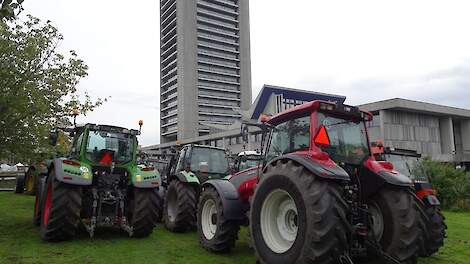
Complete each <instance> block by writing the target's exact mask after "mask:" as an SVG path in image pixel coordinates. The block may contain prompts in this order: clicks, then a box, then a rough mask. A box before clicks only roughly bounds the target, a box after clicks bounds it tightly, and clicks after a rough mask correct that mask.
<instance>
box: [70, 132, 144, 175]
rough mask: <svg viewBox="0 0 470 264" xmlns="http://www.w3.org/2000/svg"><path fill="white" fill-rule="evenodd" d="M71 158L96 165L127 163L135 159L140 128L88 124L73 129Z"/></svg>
mask: <svg viewBox="0 0 470 264" xmlns="http://www.w3.org/2000/svg"><path fill="white" fill-rule="evenodd" d="M72 134H73V136H74V139H73V144H72V149H71V153H70V157H71V158H78V159H82V160H86V161H88V162H90V163H91V164H93V165H95V166H110V165H111V164H112V163H114V164H126V163H129V162H131V161H134V160H135V158H136V156H135V153H136V150H137V145H138V143H137V137H136V136H137V135H139V134H140V133H139V131H138V130H133V129H126V128H121V127H115V126H106V125H95V124H86V125H84V126H79V127H76V128H75V129H74V131H73V133H72Z"/></svg>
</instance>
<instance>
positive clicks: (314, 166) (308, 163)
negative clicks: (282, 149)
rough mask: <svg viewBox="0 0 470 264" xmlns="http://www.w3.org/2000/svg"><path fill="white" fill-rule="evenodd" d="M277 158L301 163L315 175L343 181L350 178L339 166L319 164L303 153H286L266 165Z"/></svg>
mask: <svg viewBox="0 0 470 264" xmlns="http://www.w3.org/2000/svg"><path fill="white" fill-rule="evenodd" d="M279 160H292V161H294V162H296V163H299V164H300V165H302V166H303V167H304V168H305V169H307V170H308V171H310V172H311V173H313V174H314V175H315V176H318V177H321V178H325V179H332V180H344V181H349V180H350V177H349V174H348V173H347V172H346V171H345V170H344V169H343V168H341V167H340V166H338V165H335V166H327V165H324V164H321V163H320V162H319V161H317V160H314V159H311V158H309V157H308V156H304V155H296V154H286V155H283V156H279V157H277V158H275V159H273V160H271V161H270V162H269V163H268V164H267V165H270V164H273V163H275V162H277V161H279ZM266 167H267V166H266ZM266 167H265V168H266Z"/></svg>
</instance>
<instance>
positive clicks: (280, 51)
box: [24, 0, 470, 146]
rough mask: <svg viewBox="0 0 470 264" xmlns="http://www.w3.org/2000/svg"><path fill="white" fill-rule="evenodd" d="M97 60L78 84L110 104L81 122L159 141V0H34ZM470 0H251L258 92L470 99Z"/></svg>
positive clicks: (28, 8)
mask: <svg viewBox="0 0 470 264" xmlns="http://www.w3.org/2000/svg"><path fill="white" fill-rule="evenodd" d="M24 7H25V13H30V14H32V15H34V16H37V17H39V18H41V19H43V20H48V19H49V20H51V21H53V22H54V23H55V25H56V26H57V27H58V28H59V30H60V31H61V32H62V33H63V35H64V37H65V39H64V41H63V43H62V45H61V49H62V50H64V51H65V50H70V49H73V50H75V51H77V53H78V54H79V56H80V57H81V58H82V59H83V60H84V61H85V62H86V63H87V65H88V66H89V67H90V69H89V76H88V77H86V78H85V79H83V80H82V81H81V82H80V84H79V88H80V90H82V91H88V92H89V93H90V94H91V95H92V96H94V97H106V96H111V99H110V100H109V102H108V103H106V104H105V105H103V106H101V107H100V108H98V109H96V110H95V112H93V113H91V114H89V115H88V116H86V117H83V116H81V117H79V121H80V122H96V123H109V124H115V125H120V126H125V127H137V126H138V125H137V122H138V120H139V119H143V120H144V127H143V133H142V136H141V138H140V142H141V144H142V145H144V146H145V145H149V144H156V143H158V142H159V120H158V119H159V118H158V116H159V115H158V114H159V85H160V84H159V82H160V80H159V71H160V69H159V65H160V64H159V10H158V7H159V1H158V0H134V1H123V0H94V1H93V0H67V1H61V0H40V1H38V0H26V1H25V4H24ZM469 10H470V1H450V0H446V1H431V0H425V1H418V0H413V1H410V0H406V1H398V0H394V1H379V0H372V1H360V0H358V1H332V0H329V1H324V0H320V1H314V0H282V1H281V0H250V19H251V21H250V22H251V60H252V84H253V99H254V98H255V97H256V95H257V94H258V92H259V90H260V89H261V87H262V85H263V84H265V83H266V84H273V85H280V86H287V87H292V88H300V89H307V90H313V91H319V92H326V93H336V94H341V95H345V96H347V101H346V102H347V103H349V104H361V103H366V102H371V101H374V100H382V99H389V98H395V97H401V98H407V99H415V100H422V101H428V102H433V103H438V104H447V105H451V106H456V107H463V108H470V34H469V32H470V16H469V15H468V12H469Z"/></svg>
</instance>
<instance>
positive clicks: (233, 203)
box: [202, 179, 248, 220]
mask: <svg viewBox="0 0 470 264" xmlns="http://www.w3.org/2000/svg"><path fill="white" fill-rule="evenodd" d="M208 186H212V187H213V188H214V189H215V190H216V191H217V193H218V194H219V196H220V199H221V200H222V206H223V207H224V210H223V213H224V216H225V218H226V219H228V220H243V219H244V218H245V212H244V208H247V206H248V205H247V204H246V203H245V204H244V203H242V202H241V201H240V199H239V196H238V192H237V189H235V186H233V184H232V183H230V182H229V181H227V180H222V179H216V180H208V181H206V182H204V184H202V188H203V189H204V188H205V187H208Z"/></svg>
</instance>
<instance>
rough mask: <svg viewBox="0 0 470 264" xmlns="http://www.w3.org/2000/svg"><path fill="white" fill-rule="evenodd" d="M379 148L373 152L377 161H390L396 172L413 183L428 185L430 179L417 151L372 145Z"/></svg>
mask: <svg viewBox="0 0 470 264" xmlns="http://www.w3.org/2000/svg"><path fill="white" fill-rule="evenodd" d="M374 146H379V147H378V148H377V147H376V148H377V150H376V151H373V154H374V156H375V159H376V160H378V161H388V162H390V163H392V164H393V167H394V169H395V170H396V171H398V172H400V173H401V174H403V175H405V176H407V177H408V178H410V179H411V180H412V181H413V183H415V184H417V183H418V184H419V183H428V182H429V177H428V176H427V174H426V170H425V169H424V167H423V164H422V163H421V154H420V153H418V152H417V151H416V150H409V149H400V148H391V147H383V145H382V147H380V143H379V144H372V148H373V149H374Z"/></svg>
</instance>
